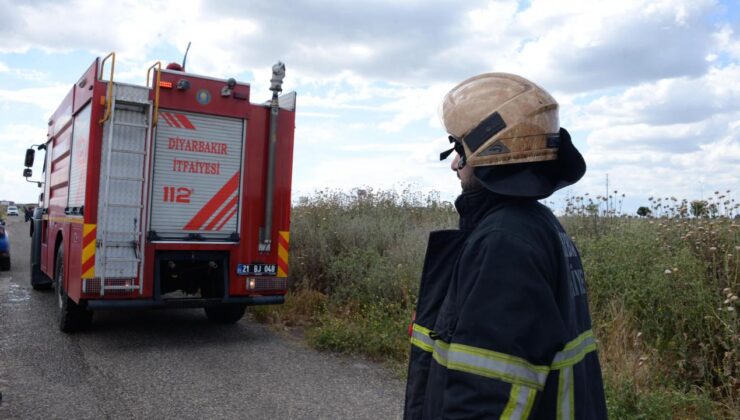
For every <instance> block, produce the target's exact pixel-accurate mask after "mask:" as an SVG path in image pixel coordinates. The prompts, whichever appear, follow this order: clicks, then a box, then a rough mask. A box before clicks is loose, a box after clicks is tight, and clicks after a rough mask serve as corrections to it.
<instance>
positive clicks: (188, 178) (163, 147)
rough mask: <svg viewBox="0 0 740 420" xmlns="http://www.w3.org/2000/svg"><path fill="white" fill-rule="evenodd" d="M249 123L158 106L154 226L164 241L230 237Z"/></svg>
mask: <svg viewBox="0 0 740 420" xmlns="http://www.w3.org/2000/svg"><path fill="white" fill-rule="evenodd" d="M245 125H246V122H245V121H244V120H242V119H237V118H226V117H217V116H212V115H203V114H195V113H189V112H182V111H174V110H160V123H159V125H158V127H157V135H156V142H155V145H156V146H155V152H154V175H153V179H152V193H151V197H150V200H151V209H152V214H151V224H150V230H153V231H155V232H156V233H157V235H158V237H160V238H162V239H165V240H178V239H184V238H187V237H188V235H190V234H198V235H200V236H201V237H203V238H204V239H209V240H227V239H228V238H229V237H230V235H231V234H232V233H233V232H236V231H237V228H238V220H239V217H240V214H239V181H240V180H241V171H242V167H241V164H242V144H243V141H244V133H245V128H246V127H245Z"/></svg>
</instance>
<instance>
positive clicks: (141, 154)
mask: <svg viewBox="0 0 740 420" xmlns="http://www.w3.org/2000/svg"><path fill="white" fill-rule="evenodd" d="M111 152H115V153H128V154H131V155H139V156H146V152H142V151H141V150H129V149H111Z"/></svg>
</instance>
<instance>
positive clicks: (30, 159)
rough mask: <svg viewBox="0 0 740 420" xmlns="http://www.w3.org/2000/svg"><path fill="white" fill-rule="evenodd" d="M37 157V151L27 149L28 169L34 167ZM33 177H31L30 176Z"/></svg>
mask: <svg viewBox="0 0 740 420" xmlns="http://www.w3.org/2000/svg"><path fill="white" fill-rule="evenodd" d="M35 156H36V151H35V150H33V149H26V164H25V166H26V167H30V166H33V158H34V157H35ZM28 176H31V175H28Z"/></svg>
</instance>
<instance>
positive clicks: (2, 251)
mask: <svg viewBox="0 0 740 420" xmlns="http://www.w3.org/2000/svg"><path fill="white" fill-rule="evenodd" d="M0 270H2V271H7V270H10V241H9V240H8V232H7V230H5V221H4V220H0Z"/></svg>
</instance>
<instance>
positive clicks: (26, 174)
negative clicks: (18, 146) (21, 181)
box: [23, 149, 33, 178]
mask: <svg viewBox="0 0 740 420" xmlns="http://www.w3.org/2000/svg"><path fill="white" fill-rule="evenodd" d="M29 150H30V149H29ZM31 151H33V150H31ZM31 160H33V156H32V157H31ZM26 162H28V159H26ZM32 176H33V171H32V170H31V168H26V169H24V170H23V177H24V178H30V177H32Z"/></svg>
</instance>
